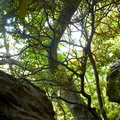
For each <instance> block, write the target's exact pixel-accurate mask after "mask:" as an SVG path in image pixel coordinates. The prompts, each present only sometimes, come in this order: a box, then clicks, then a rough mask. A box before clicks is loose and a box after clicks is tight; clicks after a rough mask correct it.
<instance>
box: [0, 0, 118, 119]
mask: <svg viewBox="0 0 120 120" xmlns="http://www.w3.org/2000/svg"><path fill="white" fill-rule="evenodd" d="M9 3H10V4H9ZM0 5H1V6H3V7H0V10H1V14H0V15H1V16H0V18H1V21H2V22H1V23H0V36H1V37H0V39H1V42H0V49H1V52H0V65H1V69H5V70H6V71H9V72H11V74H12V75H14V76H17V77H25V78H27V79H30V80H31V82H33V83H34V84H35V85H37V86H39V87H40V88H42V89H43V90H45V91H46V94H47V95H48V96H49V98H50V99H51V101H52V102H53V105H54V109H55V111H56V118H57V119H61V120H62V119H64V120H65V119H66V120H67V119H69V120H73V119H74V118H73V116H75V113H74V112H73V111H72V109H71V107H70V104H72V105H74V104H75V105H76V101H78V100H77V99H76V100H75V98H74V99H72V98H71V99H65V97H64V96H67V92H68V91H70V92H71V91H72V92H74V94H75V95H78V94H79V95H80V99H83V100H84V102H85V105H88V106H89V107H90V108H91V107H92V108H96V111H97V114H98V115H99V116H102V117H103V118H104V119H106V115H107V117H108V118H110V119H115V116H117V112H118V108H119V107H118V106H116V104H114V103H110V102H109V101H108V99H107V98H106V75H107V72H108V68H109V65H110V64H111V63H112V62H113V61H115V59H116V58H117V57H118V56H119V55H120V48H119V46H120V40H119V39H120V37H119V35H120V33H119V31H120V21H119V19H120V13H119V11H120V7H119V6H120V2H119V0H113V1H111V0H107V1H106V0H95V1H93V0H89V1H88V0H76V1H74V0H69V1H67V0H26V1H25V0H21V1H20V0H1V2H0ZM11 13H12V14H11ZM3 21H4V22H3ZM6 64H7V65H6ZM91 100H92V101H91ZM72 102H73V103H74V104H73V103H72ZM66 103H67V104H66ZM68 103H69V104H68ZM78 103H79V102H78ZM82 104H84V103H82ZM67 107H68V108H67ZM116 111H117V112H116ZM112 113H114V115H113V114H112ZM72 114H73V115H72ZM76 116H77V115H76Z"/></svg>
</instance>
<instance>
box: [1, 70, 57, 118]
mask: <svg viewBox="0 0 120 120" xmlns="http://www.w3.org/2000/svg"><path fill="white" fill-rule="evenodd" d="M0 120H55V118H54V111H53V107H52V104H51V102H50V100H49V99H48V98H47V96H46V95H45V93H44V92H43V91H42V90H41V89H40V88H39V87H37V86H35V85H34V84H32V83H30V82H29V81H28V80H26V79H17V78H15V77H13V76H11V75H9V74H7V73H5V72H3V71H1V70H0Z"/></svg>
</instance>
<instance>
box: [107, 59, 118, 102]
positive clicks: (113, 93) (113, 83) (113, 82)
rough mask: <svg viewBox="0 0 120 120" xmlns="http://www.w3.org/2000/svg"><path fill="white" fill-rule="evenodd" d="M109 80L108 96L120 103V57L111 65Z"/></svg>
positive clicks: (112, 100)
mask: <svg viewBox="0 0 120 120" xmlns="http://www.w3.org/2000/svg"><path fill="white" fill-rule="evenodd" d="M107 82H108V83H107V96H108V98H109V101H111V102H117V103H120V59H118V60H117V61H116V62H115V63H114V64H113V65H112V66H111V67H110V71H109V73H108V75H107Z"/></svg>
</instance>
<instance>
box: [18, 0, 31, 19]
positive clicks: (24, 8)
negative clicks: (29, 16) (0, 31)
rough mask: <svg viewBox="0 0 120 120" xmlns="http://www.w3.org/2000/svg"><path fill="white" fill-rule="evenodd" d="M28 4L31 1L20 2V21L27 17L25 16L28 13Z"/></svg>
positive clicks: (23, 0)
mask: <svg viewBox="0 0 120 120" xmlns="http://www.w3.org/2000/svg"><path fill="white" fill-rule="evenodd" d="M28 2H29V0H22V1H20V6H19V14H18V17H19V19H20V20H22V19H23V18H24V17H25V14H26V12H27V7H28Z"/></svg>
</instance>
